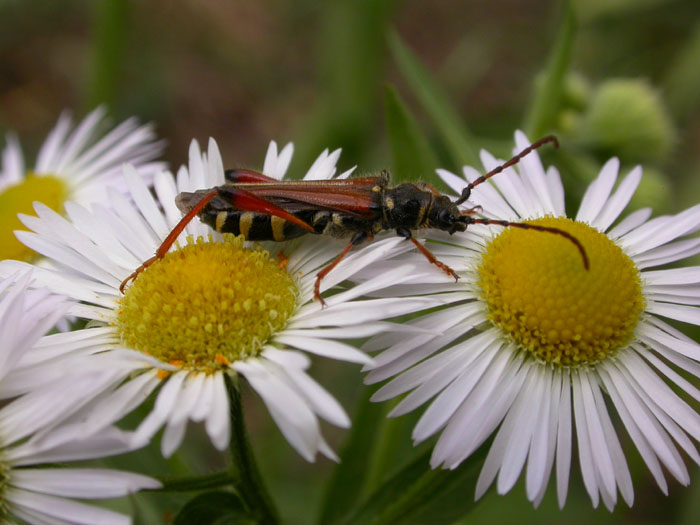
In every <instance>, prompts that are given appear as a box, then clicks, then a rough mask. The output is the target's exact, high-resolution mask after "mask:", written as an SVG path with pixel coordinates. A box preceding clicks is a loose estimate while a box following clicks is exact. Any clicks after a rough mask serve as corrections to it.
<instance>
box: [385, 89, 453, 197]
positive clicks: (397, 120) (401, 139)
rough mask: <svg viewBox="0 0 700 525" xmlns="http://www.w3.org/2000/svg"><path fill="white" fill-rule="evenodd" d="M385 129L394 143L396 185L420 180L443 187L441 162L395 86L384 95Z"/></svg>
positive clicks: (394, 178)
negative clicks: (438, 171)
mask: <svg viewBox="0 0 700 525" xmlns="http://www.w3.org/2000/svg"><path fill="white" fill-rule="evenodd" d="M384 100H385V112H386V126H387V131H388V132H389V141H390V142H391V154H392V158H393V166H394V170H393V173H392V179H393V181H394V183H397V182H410V181H415V180H418V179H421V180H423V181H425V182H430V183H431V184H435V185H439V186H442V185H443V184H442V181H441V180H440V178H439V177H438V176H437V175H436V174H435V169H436V168H437V167H438V161H437V158H436V157H435V154H434V153H433V150H432V149H431V147H430V144H429V143H428V140H427V138H426V137H425V136H424V135H423V132H422V131H421V128H420V126H419V125H418V122H417V121H416V119H415V118H414V117H413V115H411V113H410V111H409V109H408V108H407V107H406V105H405V104H404V103H403V102H402V100H401V98H400V97H399V94H398V93H397V92H396V89H394V88H393V87H392V86H387V88H386V92H385V97H384Z"/></svg>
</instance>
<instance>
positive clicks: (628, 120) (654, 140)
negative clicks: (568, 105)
mask: <svg viewBox="0 0 700 525" xmlns="http://www.w3.org/2000/svg"><path fill="white" fill-rule="evenodd" d="M581 135H582V136H581V138H582V139H583V140H584V141H585V142H587V143H589V144H590V145H591V146H592V147H594V148H596V149H600V150H602V152H603V153H605V154H606V155H618V156H619V157H620V158H622V159H624V160H627V161H633V162H634V161H661V160H663V159H664V157H665V156H666V155H667V154H668V153H669V152H670V150H671V146H672V145H673V142H674V140H675V130H674V128H673V124H672V123H671V119H670V117H669V115H668V112H667V111H666V108H664V106H663V103H662V101H661V97H660V96H659V95H658V93H657V92H656V90H654V88H653V87H652V86H651V85H649V83H648V82H646V81H644V80H632V79H619V80H609V81H607V82H605V83H604V84H602V85H601V86H600V87H599V88H598V90H597V91H596V92H595V94H594V95H593V98H592V100H591V103H590V105H589V107H588V110H587V112H586V114H585V116H584V119H583V124H582V130H581Z"/></svg>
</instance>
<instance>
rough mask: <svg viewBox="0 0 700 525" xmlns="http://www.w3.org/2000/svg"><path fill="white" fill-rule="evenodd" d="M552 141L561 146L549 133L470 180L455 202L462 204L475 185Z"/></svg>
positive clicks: (557, 146)
mask: <svg viewBox="0 0 700 525" xmlns="http://www.w3.org/2000/svg"><path fill="white" fill-rule="evenodd" d="M549 142H551V143H552V144H553V145H554V147H555V148H559V141H558V140H557V138H556V137H555V136H554V135H549V136H547V137H544V138H541V139H540V140H538V141H537V142H534V143H532V144H530V145H529V146H528V147H527V148H525V149H524V150H522V151H521V152H520V153H518V154H517V155H516V156H515V157H513V158H512V159H510V160H509V161H508V162H506V163H505V164H501V165H500V166H498V167H496V168H494V169H492V170H491V171H489V172H488V173H487V174H486V175H482V176H481V177H479V178H478V179H476V180H475V181H474V182H470V183H469V184H467V187H466V188H464V189H463V190H462V194H461V195H460V196H459V198H458V199H457V200H456V201H455V204H457V205H459V204H462V203H463V202H464V201H466V200H467V199H468V198H469V196H470V195H471V194H472V190H473V189H474V187H475V186H478V185H479V184H481V183H482V182H485V181H487V180H488V179H490V178H491V177H493V176H494V175H498V174H499V173H501V172H502V171H503V170H504V169H506V168H510V167H511V166H513V165H515V164H517V163H518V162H520V161H521V160H522V158H523V157H525V156H527V155H528V154H530V153H531V152H533V151H535V150H536V149H537V148H539V147H541V146H544V145H545V144H548V143H549Z"/></svg>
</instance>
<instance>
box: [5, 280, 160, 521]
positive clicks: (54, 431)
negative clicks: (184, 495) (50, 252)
mask: <svg viewBox="0 0 700 525" xmlns="http://www.w3.org/2000/svg"><path fill="white" fill-rule="evenodd" d="M30 277H31V275H29V274H27V275H24V276H20V277H19V278H17V276H13V277H10V278H7V279H0V398H2V399H3V400H4V402H3V406H2V408H0V521H2V523H16V522H18V521H21V522H22V523H25V522H26V523H37V524H38V523H41V524H44V523H100V524H109V525H123V524H125V523H130V520H129V518H128V517H127V516H124V515H123V514H119V513H117V512H113V511H110V510H107V509H103V508H100V507H95V506H92V505H87V504H85V503H82V502H78V501H74V500H73V499H71V498H78V499H105V498H113V497H118V496H125V495H127V494H132V493H134V492H136V491H138V490H141V489H156V488H159V487H160V486H161V484H160V482H158V481H157V480H155V479H152V478H149V477H146V476H142V475H139V474H133V473H130V472H119V471H115V470H109V469H97V468H90V469H87V468H59V467H57V466H56V463H59V462H66V461H71V462H72V461H78V460H88V459H97V458H102V457H107V456H113V455H115V454H121V453H124V452H129V451H131V450H133V449H134V448H135V445H134V442H133V439H132V438H131V436H129V435H128V434H126V433H124V432H122V431H120V430H119V429H117V428H115V427H110V426H107V427H105V428H103V429H100V430H99V431H98V432H97V433H95V434H94V435H84V433H83V432H82V428H81V425H76V424H75V423H70V422H69V421H70V418H71V417H72V416H73V415H74V414H75V413H76V411H77V410H78V409H79V408H80V407H82V406H83V405H84V404H85V400H84V397H85V393H86V392H90V391H91V389H92V386H93V385H94V384H95V383H99V380H97V377H99V375H100V372H99V370H95V375H93V374H85V373H80V371H79V367H76V366H75V365H76V363H77V361H74V362H73V366H71V367H67V366H63V363H61V362H58V361H60V360H54V361H53V362H48V361H45V362H44V364H43V365H39V364H37V359H36V358H37V354H43V353H45V352H46V350H47V349H46V346H45V344H43V342H44V338H43V337H42V336H44V334H45V333H46V332H47V331H48V330H50V329H51V328H52V327H53V326H54V324H55V323H56V321H57V320H58V319H59V318H60V317H61V315H63V314H64V313H65V312H66V310H67V309H68V308H69V307H70V303H69V302H68V301H66V300H65V298H63V297H59V296H55V295H51V294H50V293H48V292H47V291H46V290H42V289H39V290H29V289H28V286H29V281H30ZM25 392H26V393H25ZM21 394H24V395H21ZM18 396H19V397H18ZM8 398H13V399H12V401H10V402H7V399H8ZM141 445H143V443H142V444H141Z"/></svg>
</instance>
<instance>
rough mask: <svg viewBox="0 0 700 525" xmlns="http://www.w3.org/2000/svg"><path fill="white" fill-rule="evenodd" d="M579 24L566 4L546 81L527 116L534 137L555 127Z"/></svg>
mask: <svg viewBox="0 0 700 525" xmlns="http://www.w3.org/2000/svg"><path fill="white" fill-rule="evenodd" d="M576 32H577V23H576V17H575V16H574V12H573V10H572V9H571V5H569V3H568V2H567V3H566V6H565V8H564V20H563V22H562V25H561V27H560V29H559V34H558V35H557V38H556V41H555V43H554V45H553V46H552V51H551V54H550V56H549V60H548V63H547V68H546V69H545V72H544V79H543V82H542V83H541V84H540V85H539V87H538V89H537V90H536V92H535V97H534V100H533V101H532V103H531V104H530V111H529V113H528V115H527V117H526V119H525V125H524V128H525V132H526V133H527V135H528V136H529V137H530V138H531V139H533V140H534V139H536V138H539V137H541V136H542V135H544V134H545V133H546V132H547V131H549V130H551V129H552V128H553V127H554V124H555V121H556V118H557V113H558V111H559V107H560V105H561V100H562V94H563V92H564V77H565V76H566V73H567V71H568V69H569V65H570V64H571V55H572V50H573V46H574V40H575V39H576Z"/></svg>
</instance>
